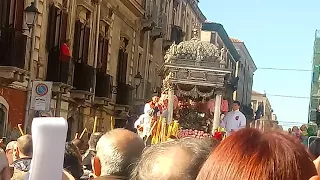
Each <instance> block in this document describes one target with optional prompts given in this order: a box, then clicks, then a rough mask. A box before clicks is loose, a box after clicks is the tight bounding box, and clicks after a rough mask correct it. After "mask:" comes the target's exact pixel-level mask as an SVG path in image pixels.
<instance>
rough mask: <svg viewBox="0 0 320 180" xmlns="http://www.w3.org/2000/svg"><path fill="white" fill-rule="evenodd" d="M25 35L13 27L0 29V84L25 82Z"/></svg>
mask: <svg viewBox="0 0 320 180" xmlns="http://www.w3.org/2000/svg"><path fill="white" fill-rule="evenodd" d="M26 44H27V36H25V35H24V34H23V33H22V32H20V31H16V30H14V29H13V28H7V27H2V28H1V29H0V54H1V57H0V81H1V83H2V85H4V84H5V85H8V84H11V83H12V82H15V81H16V82H21V83H22V82H26V80H27V76H28V75H29V73H28V71H26V70H25V57H26Z"/></svg>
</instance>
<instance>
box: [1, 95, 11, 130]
mask: <svg viewBox="0 0 320 180" xmlns="http://www.w3.org/2000/svg"><path fill="white" fill-rule="evenodd" d="M8 112H9V104H8V102H7V101H6V100H5V99H4V98H3V97H2V96H0V136H6V135H7V127H8Z"/></svg>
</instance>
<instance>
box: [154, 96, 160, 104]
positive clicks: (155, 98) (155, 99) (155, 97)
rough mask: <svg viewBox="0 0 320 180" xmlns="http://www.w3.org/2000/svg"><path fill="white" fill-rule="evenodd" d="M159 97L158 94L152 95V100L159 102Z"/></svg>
mask: <svg viewBox="0 0 320 180" xmlns="http://www.w3.org/2000/svg"><path fill="white" fill-rule="evenodd" d="M159 99H160V98H159V97H158V96H153V97H152V102H154V103H157V102H159Z"/></svg>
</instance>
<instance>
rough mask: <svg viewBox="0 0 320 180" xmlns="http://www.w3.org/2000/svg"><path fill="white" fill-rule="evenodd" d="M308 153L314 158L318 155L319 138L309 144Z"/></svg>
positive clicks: (319, 147) (319, 149)
mask: <svg viewBox="0 0 320 180" xmlns="http://www.w3.org/2000/svg"><path fill="white" fill-rule="evenodd" d="M309 151H310V152H311V153H312V155H314V156H315V157H316V158H317V157H318V156H319V155H320V138H317V139H316V140H314V141H313V142H312V143H311V144H310V147H309Z"/></svg>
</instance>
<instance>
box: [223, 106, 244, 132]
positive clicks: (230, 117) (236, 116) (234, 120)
mask: <svg viewBox="0 0 320 180" xmlns="http://www.w3.org/2000/svg"><path fill="white" fill-rule="evenodd" d="M246 123H247V120H246V117H245V116H244V114H243V113H242V112H240V111H239V110H237V111H231V112H228V114H227V115H226V116H225V117H224V118H223V120H222V122H221V124H220V126H222V127H224V128H225V129H226V131H227V136H229V135H230V134H231V131H232V130H233V131H238V130H240V129H242V128H245V127H246Z"/></svg>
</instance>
